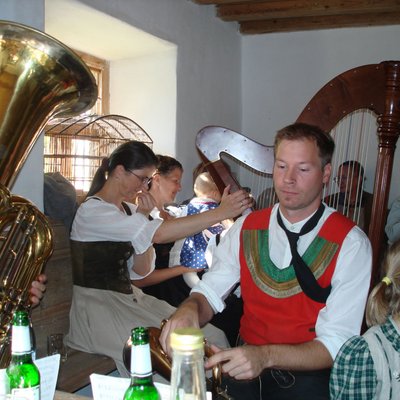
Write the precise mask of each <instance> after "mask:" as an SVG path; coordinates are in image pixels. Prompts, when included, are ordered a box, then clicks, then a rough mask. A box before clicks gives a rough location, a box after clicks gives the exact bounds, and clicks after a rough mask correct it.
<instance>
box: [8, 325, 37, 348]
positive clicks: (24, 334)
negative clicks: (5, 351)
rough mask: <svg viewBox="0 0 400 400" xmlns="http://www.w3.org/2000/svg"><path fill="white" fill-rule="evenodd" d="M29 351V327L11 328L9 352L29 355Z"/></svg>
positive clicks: (15, 326)
mask: <svg viewBox="0 0 400 400" xmlns="http://www.w3.org/2000/svg"><path fill="white" fill-rule="evenodd" d="M31 350H32V348H31V336H30V332H29V326H17V325H14V326H13V327H12V338H11V352H12V353H29V352H30V351H31Z"/></svg>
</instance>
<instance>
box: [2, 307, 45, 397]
mask: <svg viewBox="0 0 400 400" xmlns="http://www.w3.org/2000/svg"><path fill="white" fill-rule="evenodd" d="M11 332H12V333H11V362H10V365H9V366H8V367H7V371H6V372H7V376H8V380H9V385H10V386H9V388H10V392H11V395H12V397H14V396H15V397H22V398H26V399H29V400H39V399H40V374H39V370H38V368H37V366H36V365H35V364H34V362H33V360H32V344H31V333H30V323H29V316H28V312H27V311H25V310H18V311H16V312H15V313H14V316H13V322H12V331H11Z"/></svg>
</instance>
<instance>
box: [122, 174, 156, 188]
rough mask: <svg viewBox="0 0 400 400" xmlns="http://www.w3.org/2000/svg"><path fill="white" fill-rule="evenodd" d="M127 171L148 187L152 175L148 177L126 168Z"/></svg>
mask: <svg viewBox="0 0 400 400" xmlns="http://www.w3.org/2000/svg"><path fill="white" fill-rule="evenodd" d="M127 171H128V172H130V173H131V174H132V175H134V176H136V178H138V179H139V180H140V181H141V182H142V185H145V186H146V187H147V188H148V187H149V185H150V182H151V180H152V179H153V177H151V178H149V177H147V176H140V175H138V174H136V173H135V172H133V171H132V170H131V169H127Z"/></svg>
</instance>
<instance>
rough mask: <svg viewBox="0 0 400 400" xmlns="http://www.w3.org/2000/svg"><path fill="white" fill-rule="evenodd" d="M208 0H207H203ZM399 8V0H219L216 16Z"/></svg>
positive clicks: (240, 18) (265, 16) (261, 16)
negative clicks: (238, 0) (223, 0)
mask: <svg viewBox="0 0 400 400" xmlns="http://www.w3.org/2000/svg"><path fill="white" fill-rule="evenodd" d="M203 1H205V0H203ZM396 11H398V12H400V2H399V1H398V0H385V1H371V0H351V1H343V0H319V1H315V0H304V1H295V0H283V1H274V0H272V1H258V2H246V3H244V2H241V3H234V2H232V1H230V2H227V1H225V3H223V2H218V5H217V16H218V17H219V18H221V19H223V20H225V21H254V20H262V19H271V18H288V17H289V18H295V17H313V16H328V15H343V14H346V15H347V14H351V15H352V14H368V13H385V12H396Z"/></svg>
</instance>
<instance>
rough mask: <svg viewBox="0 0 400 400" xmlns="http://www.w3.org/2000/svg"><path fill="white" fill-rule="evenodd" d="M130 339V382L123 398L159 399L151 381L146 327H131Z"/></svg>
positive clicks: (130, 399) (151, 374) (151, 372)
mask: <svg viewBox="0 0 400 400" xmlns="http://www.w3.org/2000/svg"><path fill="white" fill-rule="evenodd" d="M131 340H132V350H131V383H130V386H129V387H128V389H127V390H126V392H125V395H124V400H161V396H160V394H159V393H158V390H157V388H156V387H155V385H154V383H153V371H152V368H151V356H150V345H149V331H148V329H147V328H143V327H137V328H134V329H132V334H131Z"/></svg>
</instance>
